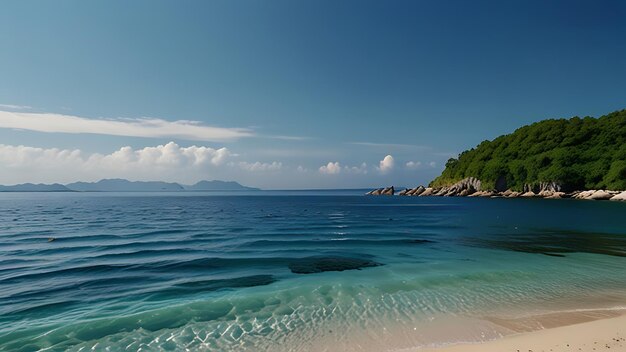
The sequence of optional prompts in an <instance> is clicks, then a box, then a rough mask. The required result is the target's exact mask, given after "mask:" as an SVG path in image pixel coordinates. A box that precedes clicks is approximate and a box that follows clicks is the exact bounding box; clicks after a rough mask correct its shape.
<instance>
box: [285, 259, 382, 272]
mask: <svg viewBox="0 0 626 352" xmlns="http://www.w3.org/2000/svg"><path fill="white" fill-rule="evenodd" d="M379 265H381V264H379V263H376V262H373V261H371V260H367V259H358V258H347V257H309V258H302V259H298V260H297V261H294V262H291V263H289V269H290V270H291V272H292V273H294V274H315V273H321V272H324V271H344V270H360V269H362V268H369V267H374V266H379Z"/></svg>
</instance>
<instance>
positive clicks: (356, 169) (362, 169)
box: [344, 163, 367, 175]
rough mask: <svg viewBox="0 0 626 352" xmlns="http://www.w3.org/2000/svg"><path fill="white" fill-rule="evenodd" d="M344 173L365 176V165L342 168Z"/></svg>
mask: <svg viewBox="0 0 626 352" xmlns="http://www.w3.org/2000/svg"><path fill="white" fill-rule="evenodd" d="M344 169H345V170H346V172H349V173H354V174H362V175H365V174H367V164H366V163H362V164H361V165H360V166H344Z"/></svg>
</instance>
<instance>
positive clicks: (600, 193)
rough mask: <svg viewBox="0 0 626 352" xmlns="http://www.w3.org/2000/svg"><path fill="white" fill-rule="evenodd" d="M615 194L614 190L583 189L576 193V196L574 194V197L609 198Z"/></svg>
mask: <svg viewBox="0 0 626 352" xmlns="http://www.w3.org/2000/svg"><path fill="white" fill-rule="evenodd" d="M615 195H616V192H607V191H605V190H602V189H599V190H595V189H592V190H589V191H583V192H580V193H578V194H576V196H574V198H576V199H591V200H607V199H611V198H613V196H615Z"/></svg>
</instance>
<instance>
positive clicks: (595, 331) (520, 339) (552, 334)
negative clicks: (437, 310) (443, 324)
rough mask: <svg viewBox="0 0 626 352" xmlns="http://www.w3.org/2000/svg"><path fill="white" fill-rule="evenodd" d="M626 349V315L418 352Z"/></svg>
mask: <svg viewBox="0 0 626 352" xmlns="http://www.w3.org/2000/svg"><path fill="white" fill-rule="evenodd" d="M509 351H510V352H531V351H532V352H566V351H567V352H575V351H581V352H587V351H589V352H592V351H618V352H626V315H622V316H619V317H614V318H609V319H601V320H595V321H591V322H585V323H580V324H575V325H569V326H562V327H556V328H551V329H546V330H539V331H534V332H529V333H523V334H518V335H513V336H508V337H505V338H502V339H499V340H495V341H489V342H485V343H478V344H470V345H455V346H450V347H442V348H436V349H418V350H416V352H509Z"/></svg>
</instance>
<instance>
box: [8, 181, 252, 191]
mask: <svg viewBox="0 0 626 352" xmlns="http://www.w3.org/2000/svg"><path fill="white" fill-rule="evenodd" d="M258 190H259V189H258V188H253V187H246V186H242V185H241V184H239V183H237V182H234V181H218V180H215V181H200V182H198V183H196V184H194V185H181V184H178V183H171V182H160V181H129V180H125V179H104V180H100V181H98V182H74V183H70V184H67V185H61V184H58V183H55V184H41V183H40V184H33V183H24V184H19V185H14V186H0V192H184V191H258Z"/></svg>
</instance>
